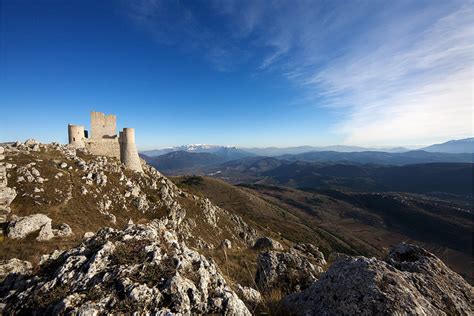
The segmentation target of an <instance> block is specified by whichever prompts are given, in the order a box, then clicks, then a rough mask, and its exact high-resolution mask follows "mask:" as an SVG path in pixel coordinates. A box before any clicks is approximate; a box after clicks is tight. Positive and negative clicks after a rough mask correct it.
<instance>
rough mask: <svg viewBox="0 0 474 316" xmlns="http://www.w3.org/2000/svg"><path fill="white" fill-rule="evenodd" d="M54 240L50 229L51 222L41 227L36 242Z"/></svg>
mask: <svg viewBox="0 0 474 316" xmlns="http://www.w3.org/2000/svg"><path fill="white" fill-rule="evenodd" d="M52 238H54V234H53V229H52V228H51V220H50V221H49V222H47V223H46V224H45V225H43V226H42V227H41V229H40V231H39V233H38V237H36V240H38V241H46V240H50V239H52Z"/></svg>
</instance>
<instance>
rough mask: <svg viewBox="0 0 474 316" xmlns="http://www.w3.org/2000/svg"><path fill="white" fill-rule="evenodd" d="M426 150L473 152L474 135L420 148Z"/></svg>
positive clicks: (455, 152)
mask: <svg viewBox="0 0 474 316" xmlns="http://www.w3.org/2000/svg"><path fill="white" fill-rule="evenodd" d="M422 150H424V151H428V152H439V153H452V154H458V153H474V137H470V138H465V139H459V140H450V141H448V142H446V143H442V144H435V145H431V146H428V147H424V148H422Z"/></svg>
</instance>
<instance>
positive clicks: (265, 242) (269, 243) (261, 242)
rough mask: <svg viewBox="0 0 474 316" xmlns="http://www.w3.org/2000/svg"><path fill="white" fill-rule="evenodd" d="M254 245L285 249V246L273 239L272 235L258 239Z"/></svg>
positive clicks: (264, 247) (256, 247) (262, 247)
mask: <svg viewBox="0 0 474 316" xmlns="http://www.w3.org/2000/svg"><path fill="white" fill-rule="evenodd" d="M253 247H254V248H255V249H274V250H283V246H282V245H281V244H280V243H279V242H278V241H276V240H273V239H271V238H270V237H261V238H259V239H257V240H256V241H255V245H254V246H253Z"/></svg>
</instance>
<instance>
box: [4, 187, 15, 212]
mask: <svg viewBox="0 0 474 316" xmlns="http://www.w3.org/2000/svg"><path fill="white" fill-rule="evenodd" d="M15 197H16V190H15V189H13V188H9V187H4V188H0V209H1V208H2V206H3V207H4V208H5V209H6V208H8V207H9V205H10V204H11V203H12V202H13V200H14V199H15Z"/></svg>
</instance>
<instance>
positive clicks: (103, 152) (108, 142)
mask: <svg viewBox="0 0 474 316" xmlns="http://www.w3.org/2000/svg"><path fill="white" fill-rule="evenodd" d="M85 147H86V148H87V150H88V151H89V152H90V153H91V154H93V155H97V156H107V157H113V158H117V159H120V144H119V141H118V137H115V138H110V139H107V138H104V139H97V140H95V139H88V140H87V141H86V144H85Z"/></svg>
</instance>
